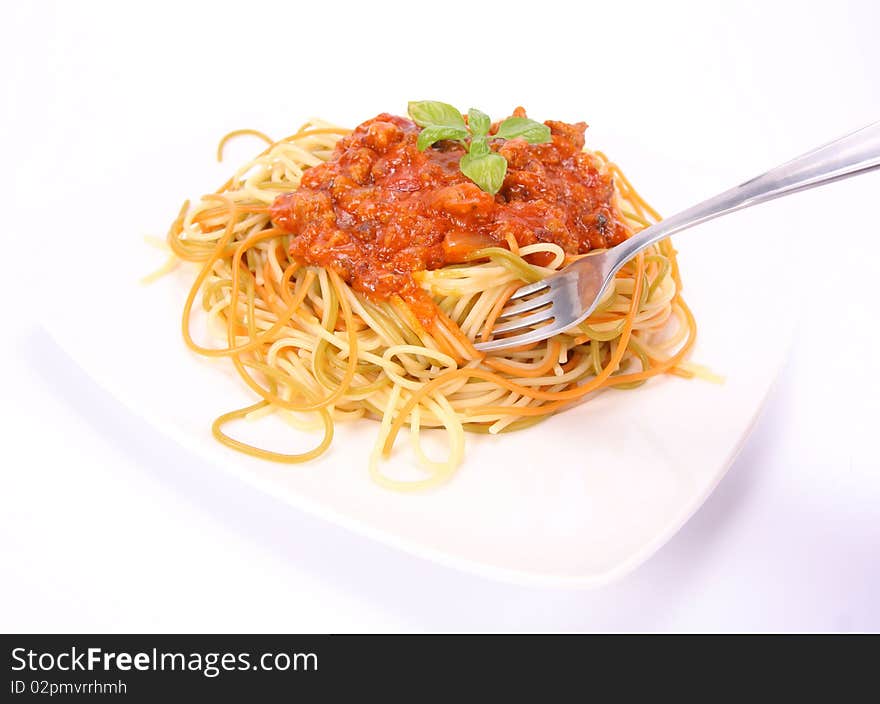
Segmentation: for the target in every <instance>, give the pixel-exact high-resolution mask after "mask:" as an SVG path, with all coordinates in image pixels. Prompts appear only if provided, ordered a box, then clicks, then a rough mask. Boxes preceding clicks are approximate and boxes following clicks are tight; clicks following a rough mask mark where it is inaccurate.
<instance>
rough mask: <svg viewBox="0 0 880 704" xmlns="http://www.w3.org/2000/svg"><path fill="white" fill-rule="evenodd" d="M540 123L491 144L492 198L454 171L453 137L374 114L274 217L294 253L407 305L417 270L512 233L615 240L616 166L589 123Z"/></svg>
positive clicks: (621, 232) (569, 240) (605, 243)
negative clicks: (547, 137)
mask: <svg viewBox="0 0 880 704" xmlns="http://www.w3.org/2000/svg"><path fill="white" fill-rule="evenodd" d="M516 114H519V115H524V114H525V113H524V112H523V111H522V110H521V109H518V111H517V113H516ZM545 124H546V125H547V126H548V127H549V128H550V131H551V134H552V141H551V142H548V143H546V144H528V143H527V142H525V141H524V140H522V139H513V140H509V141H504V140H493V141H492V142H491V148H492V150H493V151H496V152H498V153H499V154H501V155H503V156H504V157H505V158H506V159H507V162H508V169H507V176H506V177H505V179H504V185H503V186H502V188H501V190H500V191H499V192H498V194H497V195H495V196H492V195H490V194H489V193H486V192H485V191H482V190H480V188H479V187H478V186H477V185H476V184H474V183H473V182H472V181H470V180H469V179H468V178H467V177H466V176H465V175H464V174H462V173H461V171H460V170H459V168H458V161H459V159H460V158H461V156H462V155H463V154H464V149H463V148H462V147H461V146H460V145H458V144H457V143H452V142H440V143H439V144H437V145H435V146H434V147H430V148H428V149H427V150H426V151H425V152H419V151H418V149H417V148H416V138H417V136H418V133H419V127H418V126H416V125H415V124H414V123H413V122H412V121H410V120H408V119H406V118H402V117H397V116H394V115H389V114H382V115H379V116H378V117H375V118H373V119H372V120H368V121H367V122H364V123H363V124H362V125H360V126H359V127H357V129H355V130H354V132H353V133H352V134H351V135H349V136H348V137H344V138H343V139H341V140H339V142H338V144H337V145H336V149H335V151H334V152H333V155H332V157H331V158H330V160H329V161H328V162H326V163H325V164H321V165H319V166H316V167H313V168H310V169H308V170H307V171H306V172H305V174H304V175H303V178H302V182H301V183H300V186H299V188H298V189H297V190H296V191H294V192H292V193H287V194H284V195H281V196H279V197H278V198H277V199H276V200H275V203H274V204H273V205H272V209H271V214H272V220H273V222H274V224H275V226H276V227H278V228H280V229H282V230H284V231H286V232H290V233H292V234H294V235H296V237H295V238H294V239H293V242H292V244H291V248H290V251H291V254H292V255H293V256H294V257H296V258H298V259H300V260H301V261H304V262H306V263H308V264H312V265H317V266H322V267H325V268H330V269H332V270H333V271H335V272H336V273H338V274H339V275H340V276H341V277H342V278H343V279H344V280H345V281H347V282H348V283H349V284H351V285H352V287H353V288H354V289H355V290H357V291H361V292H363V293H365V294H367V295H368V296H370V297H372V298H374V299H380V300H381V299H386V298H388V297H389V296H391V295H392V294H400V295H401V296H402V297H403V298H404V299H405V300H408V301H409V302H410V303H414V302H415V301H417V300H418V299H419V296H420V292H419V289H418V287H417V285H416V284H415V282H414V280H413V277H412V274H413V272H416V271H420V270H425V269H437V268H439V267H442V266H444V265H446V264H449V263H457V262H462V261H464V258H465V256H466V255H467V254H468V253H469V252H471V251H473V250H476V249H479V248H481V247H486V246H493V245H497V246H502V247H508V246H509V245H508V242H507V238H508V237H509V236H512V237H513V238H515V240H516V242H517V243H518V244H519V245H520V246H523V245H527V244H532V243H535V242H554V243H556V244H558V245H559V246H560V247H562V248H563V249H564V250H565V251H566V252H567V253H569V254H583V253H585V252H587V251H589V250H591V249H594V248H600V247H610V246H613V245H615V244H618V243H619V242H621V241H622V240H624V239H625V238H626V235H627V230H626V226H625V225H624V224H623V219H622V216H621V215H620V213H619V212H618V211H616V209H615V208H614V207H613V206H612V196H613V192H614V185H613V182H612V179H611V176H610V175H607V174H600V173H599V171H598V169H597V168H596V164H595V162H594V160H593V157H591V156H590V155H588V154H585V153H584V152H583V151H582V150H583V146H584V131H585V129H586V124H584V123H583V122H579V123H576V124H567V123H565V122H557V121H553V120H549V121H547V122H546V123H545ZM536 263H543V262H536ZM420 317H421V316H420ZM423 322H425V321H423Z"/></svg>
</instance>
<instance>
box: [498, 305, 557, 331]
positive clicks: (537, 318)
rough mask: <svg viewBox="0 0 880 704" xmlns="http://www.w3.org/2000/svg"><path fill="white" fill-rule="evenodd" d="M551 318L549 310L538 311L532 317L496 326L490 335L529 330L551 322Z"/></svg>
mask: <svg viewBox="0 0 880 704" xmlns="http://www.w3.org/2000/svg"><path fill="white" fill-rule="evenodd" d="M552 318H553V314H552V313H551V312H550V311H549V310H540V311H538V312H537V313H533V314H532V315H526V316H524V317H522V318H518V319H516V320H511V321H508V322H506V323H503V324H502V325H497V326H495V327H494V328H492V334H493V335H500V334H501V333H505V332H513V331H514V330H522V329H523V328H529V327H532V326H533V325H538V324H539V323H543V322H545V321H547V320H551V319H552Z"/></svg>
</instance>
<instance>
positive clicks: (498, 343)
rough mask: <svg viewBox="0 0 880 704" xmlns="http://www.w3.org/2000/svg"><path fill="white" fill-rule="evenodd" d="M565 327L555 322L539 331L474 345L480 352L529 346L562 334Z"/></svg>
mask: <svg viewBox="0 0 880 704" xmlns="http://www.w3.org/2000/svg"><path fill="white" fill-rule="evenodd" d="M564 329H565V326H564V325H562V324H560V323H559V321H554V322H553V323H551V324H550V325H544V326H542V327H540V328H538V329H537V330H528V331H526V332H523V333H520V334H519V335H511V336H510V337H502V338H501V339H500V340H489V342H478V343H477V344H475V345H474V347H476V348H477V349H478V350H479V351H480V352H489V351H491V350H497V349H509V348H512V347H519V346H520V345H527V344H529V343H530V342H540V341H541V340H546V339H547V338H548V337H552V336H553V335H556V334H557V333H560V332H562V331H563V330H564Z"/></svg>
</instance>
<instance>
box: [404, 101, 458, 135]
mask: <svg viewBox="0 0 880 704" xmlns="http://www.w3.org/2000/svg"><path fill="white" fill-rule="evenodd" d="M407 112H408V113H409V116H410V117H411V118H412V121H413V122H415V123H416V124H417V125H418V126H419V127H438V126H442V127H461V128H462V129H464V128H465V124H464V118H463V117H462V116H461V113H460V112H459V111H458V110H456V109H455V108H454V107H452V106H451V105H449V104H448V103H438V102H437V101H435V100H416V101H412V102H410V103H409V105H408V106H407Z"/></svg>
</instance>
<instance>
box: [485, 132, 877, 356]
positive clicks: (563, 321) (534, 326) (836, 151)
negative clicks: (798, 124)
mask: <svg viewBox="0 0 880 704" xmlns="http://www.w3.org/2000/svg"><path fill="white" fill-rule="evenodd" d="M877 168H880V122H874V123H872V124H870V125H868V126H867V127H863V128H862V129H860V130H858V131H856V132H853V133H852V134H849V135H847V136H845V137H841V138H840V139H837V140H835V141H833V142H830V143H829V144H826V145H825V146H822V147H819V148H818V149H814V150H813V151H811V152H807V153H806V154H804V155H803V156H799V157H797V158H796V159H792V160H791V161H789V162H786V163H785V164H782V165H781V166H777V167H776V168H775V169H771V170H770V171H768V172H766V173H764V174H761V175H760V176H757V177H755V178H753V179H751V180H750V181H746V182H745V183H742V184H740V185H739V186H735V187H734V188H731V189H729V190H727V191H724V192H723V193H721V194H719V195H717V196H715V197H714V198H709V199H708V200H705V201H703V202H702V203H699V204H697V205H695V206H693V207H690V208H688V209H687V210H683V211H682V212H680V213H677V214H676V215H673V216H671V217H669V218H666V219H665V220H663V221H661V222H658V223H656V224H655V225H651V226H650V227H647V228H645V229H644V230H642V231H641V232H639V233H638V234H636V235H633V236H632V237H630V238H629V239H627V240H625V241H624V242H622V243H620V244H619V245H617V246H616V247H612V248H611V249H606V250H604V251H601V252H597V253H596V254H591V255H588V256H586V257H582V258H581V259H578V260H577V261H575V262H573V263H572V264H569V265H568V266H567V267H565V268H564V269H562V270H561V271H559V272H558V273H556V274H553V275H552V276H548V277H547V278H546V279H543V280H541V281H538V282H536V283H533V284H529V285H527V286H523V287H522V288H520V289H519V290H517V291H516V293H514V294H513V295H512V296H511V297H510V301H509V302H508V304H507V307H505V308H504V310H503V311H502V313H501V315H500V316H499V317H498V324H497V325H496V326H495V327H494V328H493V330H492V334H493V335H503V334H505V333H515V332H517V331H523V332H521V333H520V334H517V335H509V336H507V337H502V338H500V339H493V340H490V341H488V342H481V343H479V344H476V345H474V346H475V347H476V348H477V349H478V350H482V351H488V350H499V349H505V348H508V347H517V346H519V345H525V344H528V343H530V342H537V341H539V340H544V339H546V338H548V337H552V336H553V335H556V334H558V333H560V332H563V331H564V330H567V329H568V328H570V327H572V326H574V325H577V324H578V323H580V322H581V321H583V320H585V319H586V318H587V317H588V316H589V315H590V313H592V312H593V309H594V308H595V307H596V304H597V303H598V302H599V301H600V299H601V298H602V295H603V293H604V292H605V290H606V289H607V287H608V284H609V283H610V282H611V281H612V280H613V278H614V275H615V274H616V273H617V271H618V270H619V269H620V268H621V267H622V266H623V265H624V264H626V262H628V261H629V260H630V259H632V258H633V257H634V256H635V255H636V254H638V253H639V252H641V251H642V250H643V249H645V248H646V247H649V246H651V245H652V244H655V243H656V242H659V241H660V240H662V239H664V238H666V237H669V236H670V235H672V234H674V233H676V232H681V231H682V230H686V229H687V228H689V227H693V226H694V225H699V224H700V223H703V222H706V221H707V220H712V219H714V218H717V217H719V216H721V215H726V214H727V213H732V212H734V211H735V210H742V209H743V208H749V207H751V206H753V205H757V204H758V203H764V202H765V201H768V200H772V199H774V198H779V197H781V196H786V195H789V194H790V193H795V192H797V191H802V190H805V189H808V188H813V187H814V186H821V185H823V184H826V183H831V182H832V181H837V180H839V179H843V178H847V177H849V176H855V175H856V174H861V173H865V172H867V171H871V170H873V169H877Z"/></svg>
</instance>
